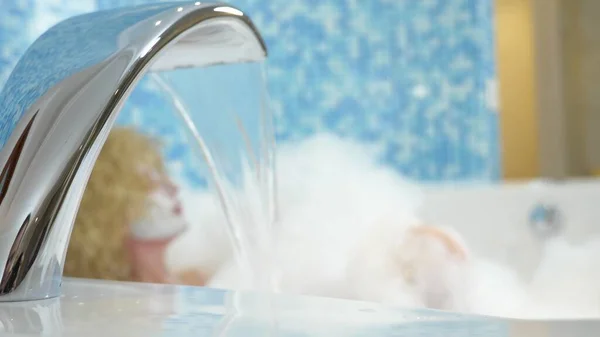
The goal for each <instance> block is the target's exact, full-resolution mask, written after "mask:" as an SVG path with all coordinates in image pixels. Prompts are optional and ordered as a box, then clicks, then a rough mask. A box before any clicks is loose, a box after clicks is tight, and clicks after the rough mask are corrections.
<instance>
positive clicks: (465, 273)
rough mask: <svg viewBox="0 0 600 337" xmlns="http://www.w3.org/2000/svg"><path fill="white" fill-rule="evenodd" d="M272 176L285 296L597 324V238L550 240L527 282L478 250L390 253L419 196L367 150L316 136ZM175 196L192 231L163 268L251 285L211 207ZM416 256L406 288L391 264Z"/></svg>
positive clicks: (286, 151)
mask: <svg viewBox="0 0 600 337" xmlns="http://www.w3.org/2000/svg"><path fill="white" fill-rule="evenodd" d="M277 170H278V171H277V173H278V178H277V181H278V192H277V193H278V194H277V195H278V202H279V214H280V215H281V217H280V219H279V220H280V221H279V223H278V228H277V231H276V233H275V237H276V241H277V242H276V247H274V253H273V255H274V256H276V259H277V261H276V265H277V266H278V272H279V274H280V277H281V280H280V286H281V289H282V290H283V291H285V292H290V293H302V294H311V295H321V296H327V297H344V298H351V299H360V300H369V301H376V302H384V303H387V304H392V305H397V306H404V307H423V306H426V305H427V301H426V300H425V297H424V296H423V294H424V292H435V291H438V290H439V291H440V292H441V295H440V294H437V295H438V297H439V296H442V295H443V296H445V297H444V298H446V299H447V300H446V301H445V302H444V305H443V309H445V310H452V311H460V312H469V313H477V314H484V315H493V316H505V317H517V318H573V317H600V311H599V308H600V259H599V258H598V257H600V240H598V241H591V242H590V243H588V244H586V245H580V246H572V245H568V244H567V243H565V242H560V241H556V242H551V243H550V244H549V245H548V247H547V250H546V251H545V255H544V258H543V261H542V263H541V264H540V266H539V269H538V270H537V271H536V273H535V276H534V278H533V280H532V281H531V282H527V283H526V282H524V280H519V279H518V278H517V276H516V274H515V273H514V272H513V271H512V270H511V269H510V268H509V267H507V266H502V265H499V264H496V263H494V262H493V261H486V260H483V259H482V258H480V257H478V256H477V255H476V253H477V252H468V250H466V251H467V252H468V254H470V255H469V256H468V259H467V261H466V262H465V261H462V262H461V261H458V262H457V261H454V260H452V259H450V258H448V257H447V255H444V254H445V253H444V252H443V251H442V250H439V249H437V250H436V249H434V248H435V247H428V248H427V249H421V248H419V249H421V250H417V251H413V252H407V251H401V250H400V251H399V248H398V246H399V242H401V241H402V238H403V237H404V235H405V233H406V230H407V229H408V228H411V227H412V226H414V225H415V224H417V223H418V220H419V219H418V216H417V214H418V208H419V206H420V202H421V194H420V191H419V188H418V186H417V185H415V184H413V183H411V182H410V181H408V180H406V179H404V178H403V177H401V176H399V175H398V174H397V173H396V172H393V171H391V170H389V169H386V168H384V167H381V166H378V165H377V164H376V162H375V160H374V158H373V156H371V155H370V153H369V150H368V148H367V147H366V146H363V145H360V144H357V143H353V142H351V141H348V140H343V139H340V138H337V137H334V136H331V135H326V134H321V135H317V136H315V137H313V138H311V139H308V140H306V141H303V142H301V143H298V144H287V145H281V146H280V147H279V149H278V151H277ZM182 193H187V194H188V195H187V196H186V195H184V196H183V197H184V209H185V211H186V216H187V217H188V219H190V221H191V222H192V224H193V225H194V226H192V228H191V229H190V231H189V233H188V235H186V236H184V237H182V238H180V239H179V240H177V241H176V242H175V243H174V244H173V245H172V246H171V247H170V249H169V252H168V261H169V264H170V266H171V269H177V268H186V267H196V268H199V269H202V270H203V271H205V272H207V273H209V274H210V273H215V274H214V277H213V279H212V280H211V282H210V284H209V285H210V286H214V287H220V288H229V289H245V288H248V284H247V283H246V282H245V279H244V278H243V275H241V274H240V271H239V270H238V269H237V268H236V266H235V265H234V264H233V262H232V257H231V249H230V246H229V241H228V240H227V237H226V233H225V231H224V230H225V228H226V226H225V223H224V221H225V220H224V218H223V216H222V214H221V213H220V209H219V204H218V203H217V202H216V200H214V199H213V198H212V196H210V195H207V194H202V193H197V192H194V193H192V192H185V191H183V192H182ZM433 225H435V224H433ZM449 234H452V233H449ZM452 235H456V234H452ZM457 241H458V242H459V244H460V243H461V242H460V241H461V239H460V235H458V238H457ZM462 244H463V246H464V245H467V244H468V242H467V243H462ZM465 248H466V247H465ZM415 252H417V253H420V252H423V254H425V253H426V254H429V255H428V256H427V257H428V258H427V259H421V260H418V261H422V262H421V263H434V264H432V265H417V270H416V271H415V272H416V273H417V274H418V275H420V277H421V278H420V279H419V280H420V281H419V282H421V283H422V284H409V283H407V282H406V281H405V280H404V279H403V278H402V271H400V270H399V269H398V256H401V257H402V256H404V257H406V256H408V255H409V253H411V254H414V253H415ZM403 254H404V255H403ZM417 255H418V254H417ZM417 257H418V256H417ZM423 261H425V262H423ZM419 273H420V274H419ZM433 281H435V282H433ZM424 284H425V285H424ZM432 286H435V287H439V289H438V290H436V289H432V288H431V287H432Z"/></svg>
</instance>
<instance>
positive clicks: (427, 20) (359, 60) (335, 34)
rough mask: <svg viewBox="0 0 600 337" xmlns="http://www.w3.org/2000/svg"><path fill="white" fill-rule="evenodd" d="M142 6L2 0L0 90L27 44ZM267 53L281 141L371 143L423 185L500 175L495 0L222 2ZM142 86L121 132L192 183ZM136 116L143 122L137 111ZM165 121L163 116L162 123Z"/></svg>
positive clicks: (179, 148) (169, 129) (175, 141)
mask: <svg viewBox="0 0 600 337" xmlns="http://www.w3.org/2000/svg"><path fill="white" fill-rule="evenodd" d="M147 2H149V1H145V0H2V1H1V4H2V8H1V9H0V85H2V84H3V83H4V81H5V80H6V78H7V77H8V75H9V73H10V71H11V69H12V67H13V66H14V64H15V63H16V61H17V60H18V58H19V57H20V56H21V55H22V53H23V52H24V51H25V49H26V48H27V47H28V45H29V44H30V43H31V42H33V40H34V39H35V38H36V37H38V36H39V35H40V34H41V33H42V32H43V31H45V30H46V29H47V28H49V27H50V26H51V25H53V24H55V23H56V22H58V21H60V20H62V19H64V18H67V17H69V16H72V15H76V14H80V13H85V12H90V11H95V10H99V9H107V8H114V7H117V6H126V5H134V4H140V3H147ZM229 2H230V3H231V4H232V5H235V6H237V7H239V8H241V9H242V10H244V11H245V12H247V13H248V14H250V16H251V17H252V19H253V20H254V22H255V23H256V25H257V26H258V28H259V30H260V31H261V33H262V34H263V37H264V38H265V40H266V42H267V45H268V47H269V52H270V55H269V60H268V62H267V74H268V76H267V77H268V84H269V93H270V97H271V102H270V105H271V107H272V109H273V112H274V114H275V116H276V132H277V138H278V141H280V142H281V141H293V140H298V139H302V138H303V137H306V136H308V135H310V134H313V133H314V132H318V131H321V130H331V131H335V132H337V133H338V134H341V135H345V136H351V137H354V138H358V139H361V140H364V141H369V142H372V143H374V144H377V148H378V149H379V151H378V152H379V154H380V156H381V159H382V160H383V161H384V162H385V163H387V164H390V165H392V166H394V167H395V168H397V169H398V170H399V171H400V172H402V173H404V174H406V175H408V176H410V177H413V178H416V179H420V180H425V181H440V180H454V181H456V180H481V181H488V182H491V181H495V180H497V179H498V178H499V177H500V154H499V138H498V137H499V134H498V116H497V104H496V92H495V78H496V68H495V60H494V54H495V53H494V40H493V26H494V25H493V13H492V8H493V0H370V1H357V0H270V1H268V0H231V1H229ZM156 92H157V88H156V87H155V86H153V84H152V83H151V82H149V81H146V82H144V83H142V85H140V87H139V88H138V89H137V90H136V92H135V93H134V94H133V95H132V98H131V99H130V101H129V102H128V105H127V107H126V108H125V111H124V112H123V113H122V114H121V116H120V119H119V122H120V123H122V124H136V125H139V126H141V127H142V128H144V129H145V130H147V131H148V132H150V133H153V134H157V135H160V136H162V137H163V138H166V139H168V140H169V141H168V142H166V144H168V147H167V149H166V150H165V151H166V155H167V157H168V159H169V160H170V161H171V162H172V163H176V164H177V165H173V166H174V167H175V166H176V167H178V169H179V170H180V171H181V173H183V174H184V176H186V177H187V178H188V179H190V181H198V179H197V177H195V176H194V174H195V173H194V172H193V171H192V170H190V169H188V168H187V167H188V166H190V165H187V163H189V161H190V160H191V159H190V154H189V153H188V152H189V151H187V150H186V148H185V147H184V146H183V145H184V144H186V140H185V137H184V136H182V132H181V130H180V129H178V128H179V126H178V124H177V123H173V122H169V121H168V120H166V119H165V117H164V114H161V113H148V112H147V111H148V110H153V109H154V110H160V109H162V108H165V106H164V101H161V99H160V97H158V96H157V95H156ZM142 110H143V111H144V113H141V111H142ZM168 118H170V117H168Z"/></svg>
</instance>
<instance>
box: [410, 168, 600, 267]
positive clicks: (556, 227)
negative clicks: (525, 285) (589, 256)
mask: <svg viewBox="0 0 600 337" xmlns="http://www.w3.org/2000/svg"><path fill="white" fill-rule="evenodd" d="M599 201H600V180H596V179H577V180H568V181H531V182H515V183H505V184H498V185H488V186H446V187H440V186H436V187H428V188H426V189H425V200H424V205H423V207H422V209H421V215H422V217H423V219H424V220H426V221H429V222H431V223H432V224H437V225H440V224H441V225H447V226H450V227H453V228H455V229H456V230H458V231H459V232H460V233H461V234H462V235H463V236H464V238H465V240H466V242H467V243H468V245H469V246H470V247H471V248H472V249H473V251H475V252H476V253H478V254H481V255H483V256H485V257H488V258H491V259H493V260H495V261H499V262H502V263H505V264H507V265H509V266H512V267H513V268H515V269H516V270H517V271H518V273H519V274H520V275H521V276H522V277H523V278H525V279H526V278H528V277H529V276H530V275H531V273H532V271H533V270H534V269H535V267H536V266H537V264H538V263H539V261H540V257H541V253H542V249H543V246H544V243H545V242H547V240H548V239H549V238H551V237H555V236H557V235H559V236H562V237H563V238H566V239H567V240H568V241H569V242H572V243H579V242H582V241H583V240H584V239H589V238H590V237H592V236H593V235H600V226H599V220H600V203H599ZM541 205H547V206H549V208H547V209H551V208H554V210H555V211H556V214H558V217H557V218H556V219H554V221H553V220H552V219H549V218H544V217H543V215H544V213H537V218H536V217H535V215H536V214H535V211H536V209H537V210H538V211H540V210H541V209H540V206H541ZM547 214H548V213H546V215H547ZM540 215H542V216H541V217H540ZM535 219H537V220H539V221H537V222H535V221H533V220H535ZM544 220H547V221H544ZM545 229H549V230H547V231H544V230H545Z"/></svg>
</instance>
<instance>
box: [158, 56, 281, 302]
mask: <svg viewBox="0 0 600 337" xmlns="http://www.w3.org/2000/svg"><path fill="white" fill-rule="evenodd" d="M190 71H192V72H193V71H196V69H193V70H190ZM198 75H199V74H196V76H198ZM260 75H261V76H257V77H259V78H258V79H255V80H258V81H259V82H260V83H259V84H258V85H257V88H259V92H260V97H259V98H258V102H257V105H258V107H257V109H255V110H257V111H256V112H254V111H252V109H249V111H240V112H238V111H237V110H238V109H235V108H231V106H228V107H225V108H224V109H219V110H220V111H218V112H215V111H203V112H201V114H203V116H201V117H202V118H203V119H204V121H200V122H199V121H198V120H194V117H198V116H197V115H198V111H195V110H194V109H190V108H198V107H197V105H200V107H199V108H202V106H201V105H202V104H201V103H203V102H200V100H199V99H197V100H194V99H195V98H194V97H192V98H191V99H190V97H189V96H190V95H189V94H188V95H187V96H184V97H182V96H180V95H179V94H178V93H180V92H181V91H182V90H174V88H176V89H181V87H179V88H177V86H181V85H182V82H185V80H184V81H182V79H184V78H183V77H181V74H177V73H175V74H174V72H167V73H153V74H151V75H150V76H151V78H152V79H153V80H154V81H155V82H156V83H157V85H158V86H159V87H160V88H161V89H162V90H163V91H164V92H165V93H166V94H167V95H168V96H169V98H170V100H171V101H172V104H173V106H174V108H175V110H176V112H177V114H178V115H179V117H180V118H181V119H182V121H183V123H184V126H185V129H186V130H187V132H188V134H189V136H190V140H191V142H192V143H193V145H194V148H195V150H196V151H198V153H199V155H200V156H201V158H203V160H204V164H205V165H206V171H207V172H206V174H207V175H208V176H209V178H210V181H211V187H212V188H213V189H214V192H215V194H216V197H217V198H218V200H219V202H220V204H221V208H222V210H223V215H224V217H225V219H226V223H227V225H228V228H227V232H228V233H229V236H230V239H231V242H232V245H233V251H234V254H235V256H234V257H235V259H236V262H237V263H238V265H239V266H240V268H241V269H242V272H243V275H244V277H247V278H248V281H249V283H250V285H251V286H252V288H253V289H259V290H263V291H266V292H278V291H279V286H278V283H279V282H278V281H277V280H278V277H277V274H278V273H277V272H276V270H275V269H276V268H275V265H276V263H275V260H274V259H275V257H274V254H273V253H272V251H273V248H274V242H273V233H274V230H275V228H274V227H275V223H276V216H277V207H276V206H277V205H276V195H275V189H276V182H275V172H274V171H275V135H274V128H273V116H272V113H271V110H270V109H269V108H268V93H267V89H266V80H265V78H266V77H265V74H264V66H262V67H261V74H260ZM206 77H209V76H206ZM213 78H214V76H213ZM215 87H217V89H221V90H226V88H225V87H223V88H218V86H216V85H215ZM187 89H189V88H187ZM228 98H229V99H232V100H233V99H237V97H235V95H233V94H232V95H231V97H228ZM215 99H218V98H215ZM223 101H226V100H223ZM225 103H227V102H225ZM194 112H196V114H195V115H194ZM215 113H218V114H220V116H219V120H218V121H216V122H214V118H213V117H212V116H211V115H210V114H215ZM240 113H243V115H241V114H240ZM249 113H250V115H249ZM204 115H208V116H204ZM249 116H250V117H249ZM211 118H213V119H211ZM202 122H204V123H202ZM211 122H214V123H215V128H219V127H220V128H221V129H220V131H221V132H217V131H213V130H211V129H210V128H209V127H207V124H210V123H211ZM222 130H226V132H223V131H222ZM224 133H227V135H226V136H225V135H224Z"/></svg>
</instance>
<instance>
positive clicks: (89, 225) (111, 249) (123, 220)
mask: <svg viewBox="0 0 600 337" xmlns="http://www.w3.org/2000/svg"><path fill="white" fill-rule="evenodd" d="M142 169H149V170H153V171H154V172H156V173H159V174H165V167H164V162H163V158H162V156H161V153H160V147H159V144H158V143H157V142H156V141H155V140H154V139H152V138H150V137H148V136H146V135H144V134H142V133H140V132H138V131H136V130H134V129H132V128H125V127H116V128H114V129H113V130H112V131H111V133H110V135H109V136H108V139H107V141H106V143H105V145H104V147H103V148H102V151H101V152H100V155H99V157H98V160H97V161H96V164H95V166H94V169H93V171H92V174H91V177H90V180H89V182H88V184H87V187H86V190H85V192H84V195H83V199H82V201H81V205H80V207H79V212H78V213H77V217H76V220H75V225H74V227H73V233H72V235H71V239H70V242H69V248H68V250H67V257H66V262H65V270H64V273H65V275H66V276H71V277H82V278H94V279H109V280H120V281H129V280H131V272H130V271H131V266H130V264H129V262H128V257H127V252H126V250H125V246H124V240H125V238H126V236H127V234H128V226H129V224H131V223H132V222H135V221H138V220H140V219H142V217H143V216H144V214H145V212H146V207H147V204H148V203H147V202H148V198H149V196H150V193H151V192H152V190H153V188H154V185H153V182H152V180H151V179H150V177H149V176H148V175H146V174H143V173H142V171H141V170H142Z"/></svg>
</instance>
